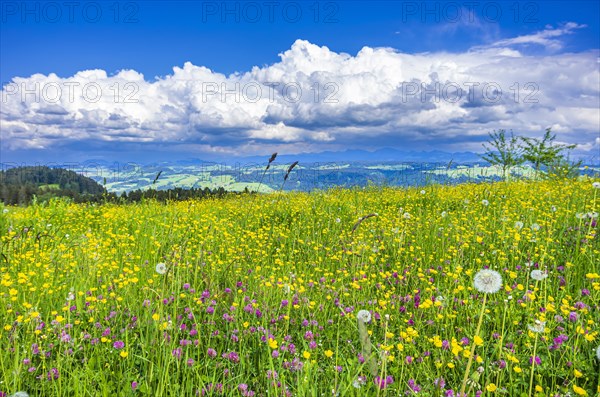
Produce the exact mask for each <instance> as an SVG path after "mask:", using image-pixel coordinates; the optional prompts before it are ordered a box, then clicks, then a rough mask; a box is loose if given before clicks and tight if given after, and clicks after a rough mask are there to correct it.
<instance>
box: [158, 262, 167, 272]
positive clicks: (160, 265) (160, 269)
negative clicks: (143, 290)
mask: <svg viewBox="0 0 600 397" xmlns="http://www.w3.org/2000/svg"><path fill="white" fill-rule="evenodd" d="M166 272H167V265H165V264H164V263H162V262H160V263H157V264H156V273H158V274H165V273H166Z"/></svg>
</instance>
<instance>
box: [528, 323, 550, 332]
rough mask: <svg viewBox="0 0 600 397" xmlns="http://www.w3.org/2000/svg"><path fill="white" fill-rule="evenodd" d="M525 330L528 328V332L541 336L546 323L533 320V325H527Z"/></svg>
mask: <svg viewBox="0 0 600 397" xmlns="http://www.w3.org/2000/svg"><path fill="white" fill-rule="evenodd" d="M527 328H529V330H530V331H531V332H535V333H536V334H541V333H542V332H544V330H545V329H546V322H545V321H540V320H535V323H534V324H533V325H528V326H527Z"/></svg>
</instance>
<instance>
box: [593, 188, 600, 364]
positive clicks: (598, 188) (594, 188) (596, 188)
mask: <svg viewBox="0 0 600 397" xmlns="http://www.w3.org/2000/svg"><path fill="white" fill-rule="evenodd" d="M592 187H593V188H594V189H600V182H594V183H592ZM599 360H600V358H599Z"/></svg>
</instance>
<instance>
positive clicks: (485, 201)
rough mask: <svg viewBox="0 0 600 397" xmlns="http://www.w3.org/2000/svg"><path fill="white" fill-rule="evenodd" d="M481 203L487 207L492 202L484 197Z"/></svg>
mask: <svg viewBox="0 0 600 397" xmlns="http://www.w3.org/2000/svg"><path fill="white" fill-rule="evenodd" d="M481 205H484V206H486V207H487V206H488V205H490V202H489V201H487V200H486V199H483V200H481Z"/></svg>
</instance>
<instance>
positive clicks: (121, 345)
mask: <svg viewBox="0 0 600 397" xmlns="http://www.w3.org/2000/svg"><path fill="white" fill-rule="evenodd" d="M113 347H114V348H115V349H122V348H124V347H125V343H124V342H123V341H120V340H118V341H116V342H115V343H113Z"/></svg>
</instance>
